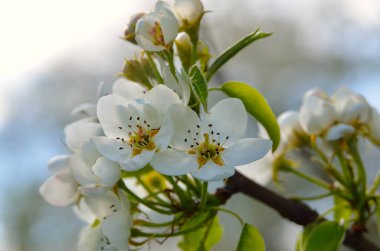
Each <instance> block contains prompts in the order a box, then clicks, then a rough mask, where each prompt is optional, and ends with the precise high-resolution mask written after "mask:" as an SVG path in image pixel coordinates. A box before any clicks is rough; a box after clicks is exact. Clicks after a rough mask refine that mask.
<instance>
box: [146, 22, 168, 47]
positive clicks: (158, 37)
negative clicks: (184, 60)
mask: <svg viewBox="0 0 380 251" xmlns="http://www.w3.org/2000/svg"><path fill="white" fill-rule="evenodd" d="M149 34H150V35H151V36H152V41H153V44H154V45H164V46H165V40H164V34H163V33H162V29H161V25H160V24H159V23H158V22H154V25H153V27H152V29H151V30H150V31H149Z"/></svg>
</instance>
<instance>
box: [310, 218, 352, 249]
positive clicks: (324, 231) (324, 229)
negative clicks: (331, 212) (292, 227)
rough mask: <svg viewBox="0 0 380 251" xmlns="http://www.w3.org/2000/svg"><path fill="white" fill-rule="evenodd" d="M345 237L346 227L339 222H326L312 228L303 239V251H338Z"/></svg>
mask: <svg viewBox="0 0 380 251" xmlns="http://www.w3.org/2000/svg"><path fill="white" fill-rule="evenodd" d="M344 236H345V229H344V227H342V226H340V225H339V224H338V223H337V222H333V221H324V222H322V223H320V224H318V225H315V226H313V227H312V229H311V231H310V232H309V233H308V236H307V237H306V238H305V237H304V238H303V239H304V240H303V249H302V251H337V250H338V249H339V247H340V245H341V244H342V242H343V239H344Z"/></svg>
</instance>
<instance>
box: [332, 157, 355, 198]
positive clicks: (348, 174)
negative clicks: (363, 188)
mask: <svg viewBox="0 0 380 251" xmlns="http://www.w3.org/2000/svg"><path fill="white" fill-rule="evenodd" d="M336 155H337V156H338V160H339V163H340V166H341V168H342V171H343V175H344V177H345V181H346V182H347V186H348V187H347V188H348V189H349V190H351V191H354V190H356V188H355V182H354V176H353V173H352V170H351V169H350V167H349V165H348V164H347V161H346V158H345V157H344V156H343V154H342V152H341V151H340V150H337V151H336Z"/></svg>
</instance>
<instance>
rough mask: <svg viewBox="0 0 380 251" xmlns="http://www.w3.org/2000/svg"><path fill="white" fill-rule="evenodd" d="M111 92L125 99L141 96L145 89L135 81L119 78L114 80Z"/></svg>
mask: <svg viewBox="0 0 380 251" xmlns="http://www.w3.org/2000/svg"><path fill="white" fill-rule="evenodd" d="M112 92H113V93H114V94H117V95H120V96H122V97H124V98H126V99H129V100H134V99H140V98H142V97H143V95H144V92H145V89H144V88H143V87H141V86H140V85H139V84H137V83H135V82H132V81H129V80H127V79H125V78H121V79H118V80H116V81H115V83H114V85H113V88H112Z"/></svg>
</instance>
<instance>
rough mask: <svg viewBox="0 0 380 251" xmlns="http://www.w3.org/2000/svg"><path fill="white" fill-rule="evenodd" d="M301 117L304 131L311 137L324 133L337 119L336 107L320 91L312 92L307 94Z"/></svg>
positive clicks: (314, 90)
mask: <svg viewBox="0 0 380 251" xmlns="http://www.w3.org/2000/svg"><path fill="white" fill-rule="evenodd" d="M299 116H300V124H301V126H302V128H303V130H304V131H305V132H307V133H308V134H311V135H317V134H320V133H322V132H323V131H324V130H326V129H327V128H328V127H329V126H331V125H332V124H333V123H334V121H335V118H336V117H335V109H334V106H333V105H332V104H331V102H330V100H329V99H328V97H327V95H326V94H325V93H324V92H323V91H321V90H319V89H313V90H310V91H309V92H307V93H306V94H305V96H304V99H303V103H302V106H301V109H300V115H299Z"/></svg>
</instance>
